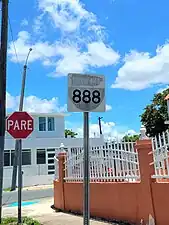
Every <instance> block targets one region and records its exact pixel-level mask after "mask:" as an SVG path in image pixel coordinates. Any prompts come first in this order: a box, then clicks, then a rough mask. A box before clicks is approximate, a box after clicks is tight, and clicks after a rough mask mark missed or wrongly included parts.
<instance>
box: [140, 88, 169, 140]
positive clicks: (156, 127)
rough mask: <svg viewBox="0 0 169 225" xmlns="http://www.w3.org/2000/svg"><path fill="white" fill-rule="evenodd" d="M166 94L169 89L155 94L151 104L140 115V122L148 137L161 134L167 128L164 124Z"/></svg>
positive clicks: (166, 111)
mask: <svg viewBox="0 0 169 225" xmlns="http://www.w3.org/2000/svg"><path fill="white" fill-rule="evenodd" d="M168 94H169V88H168V89H166V90H164V91H163V92H161V93H158V94H155V95H154V97H153V100H152V103H151V104H149V105H147V106H146V107H145V109H144V112H143V114H142V115H141V122H142V124H143V125H144V126H145V128H146V130H147V135H148V136H150V137H154V136H156V135H158V134H161V133H162V132H163V131H165V130H167V128H168V125H166V124H165V123H164V122H165V121H166V120H167V119H168V110H167V101H166V100H165V97H166V96H167V95H168Z"/></svg>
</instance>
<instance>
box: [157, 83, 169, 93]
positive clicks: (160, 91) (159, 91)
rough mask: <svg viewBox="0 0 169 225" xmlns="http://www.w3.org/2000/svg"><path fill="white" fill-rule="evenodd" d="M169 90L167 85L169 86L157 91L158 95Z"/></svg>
mask: <svg viewBox="0 0 169 225" xmlns="http://www.w3.org/2000/svg"><path fill="white" fill-rule="evenodd" d="M168 88H169V85H167V86H166V87H164V88H160V89H158V90H157V94H158V93H162V92H163V91H165V90H166V89H168Z"/></svg>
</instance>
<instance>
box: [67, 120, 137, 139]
mask: <svg viewBox="0 0 169 225" xmlns="http://www.w3.org/2000/svg"><path fill="white" fill-rule="evenodd" d="M89 126H90V127H89V129H90V137H99V136H100V133H99V125H98V124H94V123H90V125H89ZM101 126H102V132H103V135H104V138H105V140H106V141H111V140H115V139H119V140H120V139H121V138H123V137H124V136H125V135H133V134H136V131H134V130H126V131H124V130H123V131H119V130H120V129H119V128H118V127H117V126H116V124H115V123H114V122H104V121H101ZM68 129H72V130H73V131H74V132H77V133H78V137H83V127H78V126H75V124H72V123H68Z"/></svg>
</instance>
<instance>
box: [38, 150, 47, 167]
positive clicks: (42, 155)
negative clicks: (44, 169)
mask: <svg viewBox="0 0 169 225" xmlns="http://www.w3.org/2000/svg"><path fill="white" fill-rule="evenodd" d="M36 163H37V164H46V150H45V149H37V152H36Z"/></svg>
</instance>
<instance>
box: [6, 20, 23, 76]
mask: <svg viewBox="0 0 169 225" xmlns="http://www.w3.org/2000/svg"><path fill="white" fill-rule="evenodd" d="M8 21H9V30H10V34H11V39H12V44H13V48H14V52H15V57H16V60H17V64H18V66H19V69H20V71H21V73H22V69H21V65H20V63H19V58H18V54H17V50H16V46H15V41H14V35H13V30H12V25H11V21H10V18H9V16H8Z"/></svg>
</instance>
